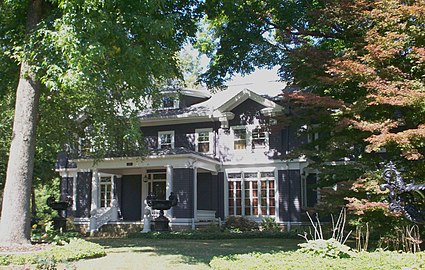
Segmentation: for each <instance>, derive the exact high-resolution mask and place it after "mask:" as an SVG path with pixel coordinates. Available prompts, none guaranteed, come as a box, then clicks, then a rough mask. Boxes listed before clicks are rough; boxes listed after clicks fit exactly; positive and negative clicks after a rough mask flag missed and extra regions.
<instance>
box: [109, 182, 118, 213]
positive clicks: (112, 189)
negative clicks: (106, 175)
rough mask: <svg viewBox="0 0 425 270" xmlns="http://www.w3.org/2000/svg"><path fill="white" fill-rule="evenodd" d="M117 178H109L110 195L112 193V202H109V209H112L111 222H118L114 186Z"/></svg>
mask: <svg viewBox="0 0 425 270" xmlns="http://www.w3.org/2000/svg"><path fill="white" fill-rule="evenodd" d="M116 177H119V176H118V175H114V176H111V193H112V200H111V205H110V206H111V208H112V214H111V221H118V200H117V196H116V192H115V190H116V186H115V178H116Z"/></svg>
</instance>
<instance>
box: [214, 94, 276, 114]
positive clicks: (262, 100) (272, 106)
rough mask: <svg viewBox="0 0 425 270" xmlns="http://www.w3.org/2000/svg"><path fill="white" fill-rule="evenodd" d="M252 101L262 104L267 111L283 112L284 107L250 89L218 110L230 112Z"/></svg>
mask: <svg viewBox="0 0 425 270" xmlns="http://www.w3.org/2000/svg"><path fill="white" fill-rule="evenodd" d="M247 99H252V100H253V101H255V102H257V103H260V104H261V105H263V106H265V107H267V111H273V112H279V111H283V107H282V106H280V105H278V104H276V103H275V102H273V101H271V100H268V99H266V98H263V97H262V96H260V95H258V94H256V93H254V92H252V91H251V90H249V89H244V90H242V91H240V92H239V93H237V94H236V95H235V96H234V97H233V98H230V99H229V100H228V101H226V102H225V103H223V104H222V105H221V106H219V107H218V108H217V110H219V111H221V112H224V111H230V110H232V109H234V108H235V107H237V106H238V105H240V104H242V103H243V102H244V101H245V100H247Z"/></svg>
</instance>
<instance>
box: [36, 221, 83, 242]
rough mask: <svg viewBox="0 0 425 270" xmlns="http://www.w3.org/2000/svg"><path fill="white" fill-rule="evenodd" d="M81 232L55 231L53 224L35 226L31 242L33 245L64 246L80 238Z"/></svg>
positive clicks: (50, 222)
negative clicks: (50, 244) (51, 244)
mask: <svg viewBox="0 0 425 270" xmlns="http://www.w3.org/2000/svg"><path fill="white" fill-rule="evenodd" d="M80 236H81V235H80V233H79V232H61V231H57V230H54V229H53V222H52V221H49V222H46V223H45V224H42V225H38V224H34V225H33V226H32V230H31V242H33V243H53V244H55V245H64V244H66V243H69V241H70V240H71V239H72V238H77V237H80Z"/></svg>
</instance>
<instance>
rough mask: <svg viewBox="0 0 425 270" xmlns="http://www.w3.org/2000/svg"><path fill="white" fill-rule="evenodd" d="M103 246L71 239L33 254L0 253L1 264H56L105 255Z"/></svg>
mask: <svg viewBox="0 0 425 270" xmlns="http://www.w3.org/2000/svg"><path fill="white" fill-rule="evenodd" d="M105 255H106V253H105V250H104V249H103V247H102V246H100V245H98V244H94V243H91V242H87V241H85V240H83V239H78V238H74V239H70V241H69V243H67V244H65V245H63V246H54V247H53V248H52V249H50V250H47V251H42V252H37V253H33V254H13V255H0V265H10V264H12V265H22V264H35V265H44V264H46V265H55V264H56V263H58V262H68V261H75V260H80V259H86V258H94V257H101V256H105Z"/></svg>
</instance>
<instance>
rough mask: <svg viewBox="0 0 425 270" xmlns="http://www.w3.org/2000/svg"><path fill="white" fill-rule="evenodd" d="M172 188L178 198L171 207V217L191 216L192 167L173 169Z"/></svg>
mask: <svg viewBox="0 0 425 270" xmlns="http://www.w3.org/2000/svg"><path fill="white" fill-rule="evenodd" d="M172 190H173V192H174V193H175V194H176V195H177V198H178V200H179V202H178V204H177V205H176V206H174V207H173V208H172V212H173V217H176V218H193V169H174V170H173V189H172Z"/></svg>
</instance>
